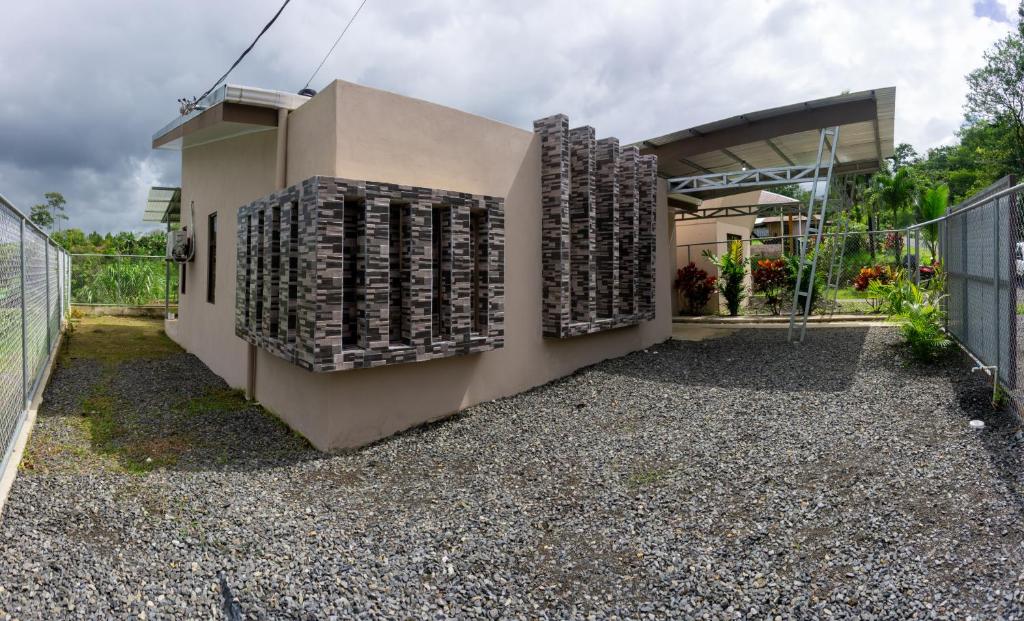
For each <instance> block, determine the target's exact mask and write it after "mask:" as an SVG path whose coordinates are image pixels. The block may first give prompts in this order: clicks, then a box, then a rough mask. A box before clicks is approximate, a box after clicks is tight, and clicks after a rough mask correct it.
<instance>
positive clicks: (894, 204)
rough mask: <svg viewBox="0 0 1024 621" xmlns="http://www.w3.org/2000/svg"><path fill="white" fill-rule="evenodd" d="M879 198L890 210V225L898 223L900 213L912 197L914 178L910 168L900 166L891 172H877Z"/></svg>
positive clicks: (895, 225) (893, 225)
mask: <svg viewBox="0 0 1024 621" xmlns="http://www.w3.org/2000/svg"><path fill="white" fill-rule="evenodd" d="M878 177H879V179H878V184H879V197H878V198H879V199H881V202H882V204H883V205H884V206H886V207H888V208H889V209H891V210H892V227H893V228H896V227H898V226H899V225H900V223H899V220H900V213H901V212H903V211H905V210H906V208H907V207H908V206H909V205H910V203H911V201H913V199H914V178H913V177H911V176H910V170H909V169H907V168H900V169H899V170H897V171H896V172H895V173H893V174H889V173H879V174H878Z"/></svg>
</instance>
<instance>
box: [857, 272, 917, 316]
mask: <svg viewBox="0 0 1024 621" xmlns="http://www.w3.org/2000/svg"><path fill="white" fill-rule="evenodd" d="M868 294H869V295H870V296H871V297H873V298H874V299H875V300H877V310H879V311H880V312H883V313H885V314H886V315H891V316H898V315H901V314H903V312H904V311H905V310H906V309H907V307H909V306H910V305H911V304H920V303H922V302H924V293H923V290H922V289H921V288H919V287H918V286H917V285H915V284H914V283H913V281H911V280H910V279H908V278H907V273H906V272H904V271H903V270H895V271H893V272H892V273H891V276H890V277H889V278H888V279H886V280H874V281H871V283H870V284H869V285H868Z"/></svg>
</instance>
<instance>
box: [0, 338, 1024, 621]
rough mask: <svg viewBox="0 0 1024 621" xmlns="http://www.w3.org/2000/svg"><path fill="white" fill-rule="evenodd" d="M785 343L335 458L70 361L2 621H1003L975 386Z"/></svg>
mask: <svg viewBox="0 0 1024 621" xmlns="http://www.w3.org/2000/svg"><path fill="white" fill-rule="evenodd" d="M784 338H785V330H746V331H739V332H737V333H735V334H733V335H730V336H727V337H723V338H720V339H715V340H710V341H702V342H685V343H684V342H677V341H673V342H668V343H665V344H662V345H660V346H658V347H655V348H652V349H651V350H648V351H647V352H638V353H636V354H633V355H629V356H626V357H624V358H620V359H616V360H611V361H607V362H604V363H601V364H599V365H596V366H593V367H590V368H588V369H585V370H583V371H581V372H579V373H577V374H576V375H573V376H572V377H569V378H566V379H564V380H560V381H557V382H554V383H552V384H549V385H547V386H544V387H541V388H538V389H535V390H532V391H530V392H528V393H525V394H522V395H519V396H516V397H513V398H509V399H504V400H501V401H496V402H492V403H487V404H483V405H480V406H477V407H474V408H472V409H470V410H469V411H467V412H465V413H464V414H462V415H460V416H458V417H456V418H454V419H450V420H448V421H445V422H442V423H439V424H435V425H431V426H428V427H424V428H421V429H417V430H414V431H412V432H408V433H405V434H402V435H400V436H398V437H395V438H392V439H389V440H386V441H382V442H380V443H377V444H375V445H373V446H370V447H367V448H365V449H362V450H359V451H354V452H351V453H347V454H342V455H335V456H326V455H322V454H318V453H316V452H315V451H313V450H311V449H309V448H308V447H307V446H306V445H305V444H304V443H303V442H302V441H301V439H299V438H296V437H295V436H293V435H292V434H290V433H289V432H288V431H287V430H286V429H284V428H282V427H281V426H280V425H279V424H277V423H276V422H275V421H274V420H273V419H272V418H270V417H268V416H267V415H265V414H263V413H261V412H260V411H259V410H258V409H252V408H246V407H244V406H242V407H239V406H238V405H237V404H233V402H231V400H230V398H227V397H224V398H222V397H223V395H225V394H228V393H225V392H224V389H225V387H224V385H223V384H222V383H221V382H220V380H219V379H217V378H216V377H215V376H213V375H212V374H211V373H210V372H209V371H208V370H207V369H206V368H205V367H204V366H203V365H202V364H201V363H200V362H199V361H198V360H197V359H195V358H193V357H192V356H189V355H187V354H184V353H175V352H173V351H169V352H166V353H165V354H164V355H161V356H156V357H152V358H149V359H136V360H122V361H116V362H110V361H108V362H107V364H108V366H107V367H106V369H107V371H105V372H104V371H98V370H97V363H96V362H95V361H90V360H89V359H88V358H87V357H81V358H76V357H73V356H71V357H67V358H66V359H65V360H64V361H63V363H62V365H61V367H60V368H59V369H58V371H57V373H56V375H55V377H54V378H53V380H52V382H51V384H50V386H49V388H48V390H47V393H46V403H45V405H44V408H45V411H44V412H43V413H42V414H41V419H40V424H39V431H38V432H37V434H36V436H34V437H33V440H32V443H33V447H34V449H33V450H31V451H30V452H29V458H30V460H32V461H30V463H28V464H26V465H25V468H24V470H23V472H22V473H21V475H20V476H19V478H18V480H17V482H16V484H15V487H14V490H13V493H12V496H11V499H10V502H9V503H8V505H7V508H6V510H5V514H4V516H3V522H2V525H0V546H2V556H0V566H2V568H3V569H2V570H0V618H4V615H5V614H6V615H8V616H9V617H13V618H21V619H54V618H61V617H89V618H94V617H95V618H110V617H114V618H129V617H130V618H143V617H144V618H229V619H231V618H256V619H261V618H274V619H278V618H297V619H323V618H339V619H347V618H353V617H354V618H492V619H498V618H530V619H532V618H666V617H674V618H693V617H707V618H733V617H736V618H739V617H750V618H777V617H779V616H781V617H782V618H808V617H828V616H835V617H842V618H847V617H856V618H861V619H876V618H879V619H880V618H885V619H906V618H957V619H962V618H965V617H967V616H968V615H974V616H975V617H976V618H995V617H1011V616H1020V614H1021V611H1022V609H1024V594H1022V580H1024V575H1022V574H1024V552H1022V550H1024V548H1022V542H1024V519H1022V518H1024V513H1022V509H1024V497H1022V495H1021V489H1022V488H1021V476H1022V473H1024V466H1022V463H1021V458H1020V444H1018V442H1019V439H1020V438H1019V436H1017V435H1015V431H1016V426H1015V425H1012V424H1011V422H1010V419H1009V417H1008V416H1007V415H1005V414H998V413H994V412H993V411H992V410H991V408H990V406H989V405H988V403H987V401H988V398H989V396H990V389H989V388H987V387H986V385H985V384H984V382H983V381H981V379H980V378H978V377H976V376H973V377H972V376H971V375H970V374H969V373H968V371H967V367H966V365H965V364H963V363H962V361H960V360H959V359H953V360H950V361H948V362H947V363H945V364H944V365H939V366H938V367H933V368H930V369H927V370H923V369H921V368H919V367H915V366H908V365H907V364H906V363H904V362H903V360H902V358H901V356H900V355H899V350H898V349H897V348H896V347H895V345H894V344H895V342H896V339H897V337H896V334H895V333H894V332H893V331H892V330H891V329H890V328H871V329H867V328H865V329H842V330H829V329H814V330H811V331H810V332H809V333H808V338H807V342H806V343H805V344H804V345H803V346H800V347H794V346H790V345H787V344H786V343H785V342H784ZM104 382H106V384H105V385H104V384H103V383H104ZM101 385H104V386H105V388H104V391H106V392H103V393H102V394H103V395H106V398H108V399H113V400H114V401H113V403H114V404H115V406H116V407H115V408H114V410H115V413H114V414H113V418H112V419H109V420H108V419H106V418H102V417H103V416H105V414H103V411H102V408H103V407H105V406H104V405H103V403H100V405H98V406H97V405H96V403H99V401H97V399H96V398H95V395H96V394H97V390H98V388H97V386H101ZM218 391H220V392H218ZM89 395H93V397H92V401H89V399H90V397H89ZM211 395H213V396H211ZM216 395H221V397H217V396H216ZM196 404H198V405H196ZM93 407H98V408H101V409H100V410H91V409H89V408H93ZM83 412H84V413H85V414H86V416H84V417H83ZM94 412H99V413H94ZM89 417H93V418H94V419H96V420H95V421H88V419H89ZM97 417H100V418H97ZM83 418H84V419H86V422H82V421H81V420H79V419H83ZM971 418H982V419H984V420H985V421H986V422H987V424H988V427H987V429H986V430H985V431H984V432H981V433H977V432H970V431H969V430H968V428H967V421H968V420H969V419H971ZM110 420H113V422H112V423H110V425H112V429H113V431H111V430H110V429H107V426H108V425H107V423H108V422H110ZM97 421H104V422H103V424H99V423H98V422H97ZM147 426H148V427H147ZM76 429H77V430H78V431H76ZM82 429H87V430H88V433H87V434H86V437H88V442H87V443H85V444H76V440H75V438H76V437H78V436H76V434H77V433H79V432H80V431H81V430H82ZM147 429H148V430H149V431H147ZM105 430H106V431H105ZM140 430H141V431H140ZM137 433H142V434H143V435H133V434H137ZM119 434H120V435H119ZM146 434H148V436H149V437H150V439H149V442H150V443H151V444H146V445H144V444H140V443H141V442H142V440H140V438H145V437H147V435H146ZM152 436H156V437H157V438H171V439H170V440H167V441H166V442H163V443H159V442H155V441H154V438H153V437H152ZM129 440H130V441H129ZM140 446H142V447H143V448H139V447H140ZM150 454H152V455H155V456H156V459H155V460H152V461H146V460H147V459H149V457H147V455H150Z"/></svg>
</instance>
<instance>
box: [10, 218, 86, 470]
mask: <svg viewBox="0 0 1024 621" xmlns="http://www.w3.org/2000/svg"><path fill="white" fill-rule="evenodd" d="M70 267H71V263H70V261H69V257H68V255H67V253H66V252H64V251H63V250H62V249H61V248H60V247H59V246H57V245H56V244H54V243H53V242H52V241H51V240H50V239H49V238H48V237H47V236H46V235H45V234H43V233H41V232H40V231H39V230H38V229H36V228H35V227H34V226H33V225H31V224H30V223H28V222H27V221H26V220H25V218H24V217H23V216H22V214H21V213H20V212H18V211H17V210H16V209H15V208H14V207H13V206H11V205H10V204H9V203H7V202H6V201H4V200H0V469H2V467H4V466H6V462H7V460H8V459H9V457H10V451H11V449H12V446H13V443H14V440H15V437H16V436H17V433H18V429H19V427H20V425H21V423H22V421H23V420H24V417H25V413H26V406H27V404H28V403H29V401H30V400H31V397H32V395H33V394H34V391H35V390H36V388H37V386H38V384H39V382H40V380H41V378H42V374H43V371H44V370H45V368H46V365H47V363H48V361H49V358H50V356H51V355H52V354H53V351H54V349H55V348H56V345H57V343H58V341H59V339H58V338H57V337H58V335H59V333H60V328H61V319H62V318H63V316H64V314H65V313H66V312H67V310H68V309H69V302H68V297H67V293H68V290H67V288H66V287H67V284H68V283H69V281H70V279H69V278H68V271H69V269H70Z"/></svg>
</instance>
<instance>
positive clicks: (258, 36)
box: [193, 0, 292, 103]
mask: <svg viewBox="0 0 1024 621" xmlns="http://www.w3.org/2000/svg"><path fill="white" fill-rule="evenodd" d="M291 1H292V0H284V4H282V5H281V8H279V9H278V10H277V13H274V17H272V18H270V21H269V22H267V25H266V26H264V27H263V30H260V33H259V34H258V35H256V38H255V39H253V40H252V43H250V44H249V47H247V48H245V51H244V52H242V54H241V56H239V57H238V60H236V61H235V62H234V63H232V65H231V67H229V68H228V70H227V71H225V72H224V75H222V76H220V78H219V79H218V80H217V81H216V82H214V83H213V86H211V87H210V88H208V89H206V92H205V93H203V94H202V95H200V96H199V97H197V98H196V99H195V101H194V102H193V103H197V102H200V101H202V100H203V98H204V97H206V96H207V95H209V94H210V93H212V92H213V89H215V88H217V87H218V86H220V83H221V82H223V81H224V80H225V79H226V78H227V77H228V75H229V74H230V73H231V72H232V71H234V70H235V67H237V66H238V63H240V62H242V59H243V58H245V57H246V55H247V54H248V53H249V52H251V51H252V48H254V47H256V42H257V41H259V40H260V37H262V36H263V35H264V34H265V33H266V32H267V31H268V30H270V27H271V26H273V25H274V22H276V21H277V18H278V17H280V16H281V12H282V11H284V7H286V6H288V3H289V2H291Z"/></svg>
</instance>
